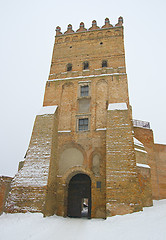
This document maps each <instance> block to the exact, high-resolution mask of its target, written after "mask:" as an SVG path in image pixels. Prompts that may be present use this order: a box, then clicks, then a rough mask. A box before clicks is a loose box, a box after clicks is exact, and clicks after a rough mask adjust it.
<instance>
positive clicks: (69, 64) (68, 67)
mask: <svg viewBox="0 0 166 240" xmlns="http://www.w3.org/2000/svg"><path fill="white" fill-rule="evenodd" d="M71 70H72V64H71V63H68V64H67V71H68V72H69V71H71Z"/></svg>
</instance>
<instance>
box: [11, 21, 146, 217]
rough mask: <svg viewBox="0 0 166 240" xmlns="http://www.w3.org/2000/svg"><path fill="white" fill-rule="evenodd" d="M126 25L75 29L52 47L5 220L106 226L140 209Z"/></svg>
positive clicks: (61, 36)
mask: <svg viewBox="0 0 166 240" xmlns="http://www.w3.org/2000/svg"><path fill="white" fill-rule="evenodd" d="M122 25H123V18H122V17H119V19H118V23H117V24H116V25H115V26H113V25H112V24H110V21H109V19H108V18H106V19H105V24H104V26H102V27H101V28H100V27H98V26H97V23H96V21H95V20H94V21H92V26H91V27H90V28H89V29H88V30H87V29H86V28H85V26H84V23H83V22H81V23H80V27H79V29H78V30H77V31H76V32H74V31H73V29H72V25H70V24H69V25H68V28H67V31H66V32H65V33H63V34H62V33H61V29H60V27H57V28H56V37H55V44H54V49H53V56H52V63H51V68H50V74H49V78H48V80H47V83H46V88H45V96H44V102H43V108H42V110H41V112H40V113H39V114H38V115H37V117H36V120H35V123H34V128H33V132H32V137H31V141H30V144H29V148H28V151H27V154H26V158H25V163H24V166H23V168H22V169H21V170H20V171H19V172H18V173H17V174H16V176H15V178H14V180H13V183H12V186H11V188H12V190H11V192H10V195H9V197H8V202H7V211H8V212H24V211H31V212H43V213H44V215H45V216H48V215H53V214H57V215H60V216H72V217H81V216H87V217H92V218H106V217H107V216H112V215H116V214H125V213H131V212H134V211H139V210H141V209H142V202H141V195H140V187H139V183H138V177H137V170H136V156H135V150H134V142H133V132H132V130H133V129H132V128H133V127H132V117H131V108H130V106H129V96H128V83H127V74H126V67H125V51H124V38H123V26H122Z"/></svg>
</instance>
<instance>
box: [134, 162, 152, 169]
mask: <svg viewBox="0 0 166 240" xmlns="http://www.w3.org/2000/svg"><path fill="white" fill-rule="evenodd" d="M136 165H137V167H143V168H150V166H149V165H147V164H142V163H136Z"/></svg>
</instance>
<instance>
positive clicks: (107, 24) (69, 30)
mask: <svg viewBox="0 0 166 240" xmlns="http://www.w3.org/2000/svg"><path fill="white" fill-rule="evenodd" d="M122 25H123V18H122V17H119V18H118V23H117V24H115V26H113V25H112V24H110V20H109V18H106V19H105V24H104V25H103V26H102V27H99V26H97V22H96V20H93V21H92V26H91V27H90V28H89V29H87V28H85V24H84V22H81V23H80V26H79V29H77V30H76V31H74V30H73V29H72V25H71V24H69V25H68V26H67V31H65V32H64V33H62V32H61V28H60V27H59V26H57V27H56V36H58V35H63V34H64V35H67V34H72V33H76V32H87V31H94V30H100V29H104V28H114V27H121V26H122Z"/></svg>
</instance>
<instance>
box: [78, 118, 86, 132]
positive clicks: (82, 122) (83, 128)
mask: <svg viewBox="0 0 166 240" xmlns="http://www.w3.org/2000/svg"><path fill="white" fill-rule="evenodd" d="M78 130H79V131H87V130H88V118H81V119H78Z"/></svg>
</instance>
